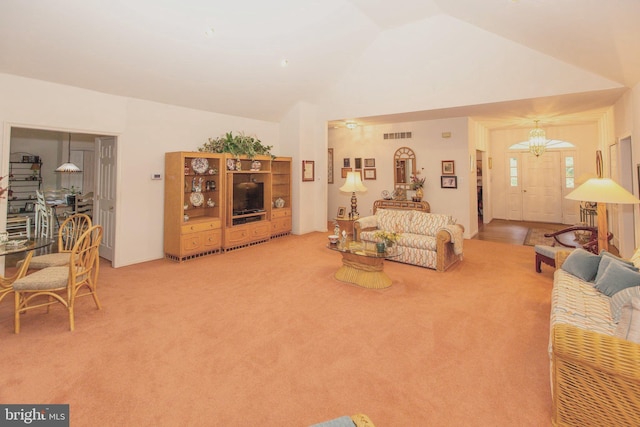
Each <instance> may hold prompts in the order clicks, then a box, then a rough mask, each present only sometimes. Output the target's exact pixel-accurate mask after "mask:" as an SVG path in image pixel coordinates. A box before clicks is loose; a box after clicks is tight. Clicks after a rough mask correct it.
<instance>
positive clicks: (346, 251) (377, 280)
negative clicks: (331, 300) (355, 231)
mask: <svg viewBox="0 0 640 427" xmlns="http://www.w3.org/2000/svg"><path fill="white" fill-rule="evenodd" d="M327 248H329V249H331V250H332V251H336V252H340V253H341V254H342V267H340V268H339V269H338V271H336V274H335V278H336V279H338V280H340V281H341V282H347V283H353V284H356V285H358V286H362V287H363V288H368V289H384V288H388V287H390V286H391V279H390V278H389V276H387V274H386V273H385V272H384V260H385V259H386V258H391V257H394V256H398V255H399V254H398V253H397V250H396V253H391V254H389V253H378V252H376V251H375V249H373V248H372V249H369V248H367V247H366V246H365V245H364V243H359V242H350V241H347V242H346V243H345V244H342V243H337V244H335V245H332V244H328V245H327Z"/></svg>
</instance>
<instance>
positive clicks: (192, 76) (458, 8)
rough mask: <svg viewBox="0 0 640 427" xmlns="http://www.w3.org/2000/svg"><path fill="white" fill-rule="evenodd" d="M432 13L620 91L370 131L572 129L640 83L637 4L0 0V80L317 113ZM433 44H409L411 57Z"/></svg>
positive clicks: (459, 111) (251, 113)
mask: <svg viewBox="0 0 640 427" xmlns="http://www.w3.org/2000/svg"><path fill="white" fill-rule="evenodd" d="M438 15H447V16H449V17H452V18H454V19H456V20H459V21H462V22H464V23H465V25H472V26H474V27H477V28H480V29H482V30H483V31H487V32H491V33H492V34H495V35H496V36H499V37H501V38H504V39H508V40H510V41H511V42H515V43H518V44H521V45H523V46H526V47H527V48H529V49H532V50H534V51H537V52H540V53H542V54H544V55H548V56H550V57H553V58H555V59H557V60H560V61H562V62H564V63H567V64H571V65H572V66H575V67H579V68H581V69H584V70H587V71H589V72H591V73H593V74H595V75H598V76H600V77H603V78H606V79H608V80H611V81H612V82H615V83H617V84H618V85H619V87H617V88H613V89H611V90H604V91H600V92H598V93H593V94H590V95H589V96H585V95H584V94H574V95H567V96H563V97H552V98H541V99H538V100H536V99H529V100H525V101H522V100H517V101H516V100H513V101H512V102H503V103H492V104H488V105H475V106H466V105H459V106H456V107H455V108H450V109H442V110H430V111H420V112H415V113H413V115H411V114H409V115H407V114H393V113H394V112H390V114H388V115H385V116H382V117H378V118H372V121H374V120H377V121H380V120H386V121H407V120H412V119H421V118H431V117H439V116H451V115H452V114H456V115H477V116H479V117H482V119H483V120H485V121H486V122H487V123H491V122H492V118H493V120H495V121H496V123H497V122H501V123H502V125H504V123H505V121H509V120H511V121H516V120H520V119H521V118H522V115H523V114H524V113H523V112H524V111H528V112H529V113H531V110H532V109H533V110H535V109H538V110H546V113H547V114H551V115H553V114H555V115H558V116H560V115H562V116H567V117H570V116H571V115H572V114H575V113H578V112H581V111H587V110H591V109H594V110H597V109H599V108H602V107H605V106H607V105H611V104H612V103H613V102H615V100H616V99H617V98H618V97H619V96H620V94H621V93H622V91H624V88H625V87H633V86H634V85H636V84H637V83H638V82H640V55H639V54H638V52H640V25H637V22H636V21H637V19H638V18H639V17H640V1H637V0H610V1H606V2H605V1H601V0H563V1H557V0H394V1H390V0H269V1H265V0H235V1H229V0H162V1H160V0H112V1H97V0H30V1H24V0H2V2H0V72H3V73H8V74H15V75H20V76H25V77H30V78H35V79H40V80H45V81H50V82H56V83H61V84H66V85H72V86H77V87H81V88H86V89H91V90H95V91H99V92H104V93H110V94H115V95H121V96H128V97H134V98H141V99H147V100H151V101H157V102H163V103H168V104H174V105H180V106H185V107H189V108H196V109H202V110H206V111H213V112H218V113H223V114H232V115H237V116H242V117H249V118H255V119H261V120H269V121H278V120H280V119H281V118H282V117H283V115H284V114H286V112H287V111H288V110H289V109H290V108H291V107H292V106H293V105H295V104H296V103H297V102H300V101H306V102H315V101H317V100H318V99H319V98H320V97H321V96H322V94H323V93H325V92H326V91H327V90H328V88H331V87H332V86H333V85H334V84H335V82H336V81H338V80H339V79H340V78H341V76H342V75H343V74H344V73H345V70H347V69H348V68H349V66H350V65H351V64H352V62H353V60H354V58H357V57H358V56H359V55H361V54H362V52H364V51H365V49H366V48H367V47H368V46H370V45H371V44H372V43H374V42H375V40H376V39H377V38H379V37H380V35H381V34H383V33H384V32H386V31H391V30H393V29H396V28H399V27H402V26H404V25H407V24H412V23H416V22H420V23H421V25H425V26H428V25H430V19H431V18H432V17H436V16H438ZM437 42H438V41H437V40H415V46H414V49H415V51H416V54H418V55H419V54H420V46H421V44H424V43H437ZM461 42H462V43H464V40H462V41H461ZM453 48H454V46H452V47H451V49H453ZM283 61H286V65H283V64H284V63H283ZM496 126H500V125H498V124H496Z"/></svg>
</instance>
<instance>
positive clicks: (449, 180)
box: [440, 176, 458, 188]
mask: <svg viewBox="0 0 640 427" xmlns="http://www.w3.org/2000/svg"><path fill="white" fill-rule="evenodd" d="M440 188H458V177H457V176H441V177H440Z"/></svg>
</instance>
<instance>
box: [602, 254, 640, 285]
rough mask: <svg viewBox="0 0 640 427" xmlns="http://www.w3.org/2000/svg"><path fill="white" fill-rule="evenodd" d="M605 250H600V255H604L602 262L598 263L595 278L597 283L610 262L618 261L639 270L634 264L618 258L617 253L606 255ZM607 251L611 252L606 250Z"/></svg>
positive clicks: (619, 263)
mask: <svg viewBox="0 0 640 427" xmlns="http://www.w3.org/2000/svg"><path fill="white" fill-rule="evenodd" d="M604 252H606V251H602V252H600V255H602V257H601V258H600V264H598V273H597V274H596V279H595V282H596V283H597V282H598V279H600V277H601V276H602V275H603V274H604V272H605V271H606V269H607V267H609V264H611V263H616V264H618V265H621V266H623V267H625V268H629V269H631V270H633V271H638V268H637V267H635V266H634V265H633V264H630V263H628V262H626V261H624V260H623V259H622V258H618V257H617V256H615V255H605V254H604ZM606 253H609V252H606Z"/></svg>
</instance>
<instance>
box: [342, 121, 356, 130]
mask: <svg viewBox="0 0 640 427" xmlns="http://www.w3.org/2000/svg"><path fill="white" fill-rule="evenodd" d="M344 125H345V126H346V127H347V129H351V130H354V129H355V128H357V127H358V124H357V123H356V122H346V123H345V124H344Z"/></svg>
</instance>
